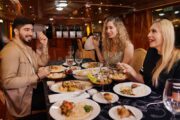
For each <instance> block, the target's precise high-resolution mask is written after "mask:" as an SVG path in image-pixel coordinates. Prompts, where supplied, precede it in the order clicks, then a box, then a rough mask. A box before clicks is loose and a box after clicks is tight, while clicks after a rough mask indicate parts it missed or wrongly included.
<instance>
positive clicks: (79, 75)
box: [73, 68, 100, 80]
mask: <svg viewBox="0 0 180 120" xmlns="http://www.w3.org/2000/svg"><path fill="white" fill-rule="evenodd" d="M99 71H100V69H99V68H89V69H82V70H74V71H73V76H74V77H75V78H76V79H80V80H87V79H88V76H87V75H88V74H92V75H95V74H98V73H99Z"/></svg>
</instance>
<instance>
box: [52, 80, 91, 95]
mask: <svg viewBox="0 0 180 120" xmlns="http://www.w3.org/2000/svg"><path fill="white" fill-rule="evenodd" d="M91 88H92V84H91V83H90V82H89V81H81V80H69V81H62V82H57V83H56V84H54V85H52V86H51V87H50V90H52V91H53V92H57V93H73V92H80V91H83V90H88V89H91Z"/></svg>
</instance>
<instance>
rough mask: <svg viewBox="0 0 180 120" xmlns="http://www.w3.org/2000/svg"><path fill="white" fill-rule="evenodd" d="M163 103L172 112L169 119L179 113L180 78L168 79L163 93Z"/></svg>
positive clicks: (173, 119)
mask: <svg viewBox="0 0 180 120" xmlns="http://www.w3.org/2000/svg"><path fill="white" fill-rule="evenodd" d="M163 103H164V105H165V107H166V108H167V110H168V111H170V112H171V113H172V117H171V120H175V119H176V115H180V79H173V78H172V79H168V80H167V81H166V85H165V88H164V93H163Z"/></svg>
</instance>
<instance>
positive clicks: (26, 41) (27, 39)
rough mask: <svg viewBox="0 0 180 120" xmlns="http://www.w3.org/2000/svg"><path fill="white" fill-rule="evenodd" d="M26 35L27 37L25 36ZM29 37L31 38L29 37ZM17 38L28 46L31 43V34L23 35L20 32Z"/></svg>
mask: <svg viewBox="0 0 180 120" xmlns="http://www.w3.org/2000/svg"><path fill="white" fill-rule="evenodd" d="M27 37H28V38H27ZM30 37H31V38H30ZM19 38H20V39H21V41H22V42H23V43H24V44H25V45H28V46H30V45H31V41H32V36H30V35H29V36H25V37H23V36H22V35H21V34H20V36H19Z"/></svg>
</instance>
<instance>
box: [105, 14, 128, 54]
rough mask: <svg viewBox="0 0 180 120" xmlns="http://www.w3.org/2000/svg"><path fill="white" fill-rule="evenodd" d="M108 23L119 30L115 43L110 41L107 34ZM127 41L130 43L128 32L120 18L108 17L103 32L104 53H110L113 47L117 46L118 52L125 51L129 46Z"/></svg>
mask: <svg viewBox="0 0 180 120" xmlns="http://www.w3.org/2000/svg"><path fill="white" fill-rule="evenodd" d="M108 22H113V24H114V26H115V27H116V29H117V35H116V38H115V41H112V40H109V38H108V37H107V34H106V27H107V23H108ZM127 41H129V42H130V39H129V35H128V32H127V30H126V27H125V25H124V23H123V22H122V20H121V19H120V18H119V17H112V16H111V17H107V18H106V20H105V21H104V25H103V31H102V44H103V50H104V52H106V51H110V50H111V48H112V47H114V46H116V47H117V50H118V51H120V50H122V51H124V48H125V46H126V44H127Z"/></svg>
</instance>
